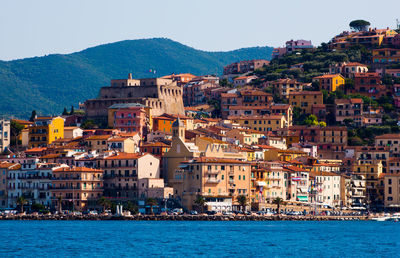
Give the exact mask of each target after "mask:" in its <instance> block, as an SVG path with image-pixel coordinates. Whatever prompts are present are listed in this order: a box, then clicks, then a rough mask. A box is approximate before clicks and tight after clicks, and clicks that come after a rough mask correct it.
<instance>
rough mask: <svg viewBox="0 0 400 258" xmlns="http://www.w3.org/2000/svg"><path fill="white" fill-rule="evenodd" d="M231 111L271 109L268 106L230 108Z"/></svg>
mask: <svg viewBox="0 0 400 258" xmlns="http://www.w3.org/2000/svg"><path fill="white" fill-rule="evenodd" d="M229 109H230V110H257V109H269V107H268V106H229Z"/></svg>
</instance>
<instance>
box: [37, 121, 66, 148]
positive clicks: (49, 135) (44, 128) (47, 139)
mask: <svg viewBox="0 0 400 258" xmlns="http://www.w3.org/2000/svg"><path fill="white" fill-rule="evenodd" d="M62 138H64V119H63V118H62V117H59V116H58V117H37V118H35V120H34V125H33V126H30V127H29V148H32V147H43V146H47V145H48V144H50V143H52V142H54V141H55V140H57V139H62Z"/></svg>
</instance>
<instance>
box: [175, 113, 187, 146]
mask: <svg viewBox="0 0 400 258" xmlns="http://www.w3.org/2000/svg"><path fill="white" fill-rule="evenodd" d="M172 137H178V138H180V139H181V140H182V141H185V124H184V123H183V122H182V121H181V119H180V118H179V116H178V119H176V120H175V121H174V122H173V123H172Z"/></svg>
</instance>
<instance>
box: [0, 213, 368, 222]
mask: <svg viewBox="0 0 400 258" xmlns="http://www.w3.org/2000/svg"><path fill="white" fill-rule="evenodd" d="M369 219H370V217H369V216H362V215H340V216H327V215H324V216H310V215H305V216H302V215H296V216H289V215H270V216H269V215H268V216H267V215H131V216H110V215H32V214H29V215H18V214H17V215H7V216H5V215H4V216H1V217H0V220H127V221H128V220H136V221H140V220H143V221H279V220H285V221H290V220H293V221H329V220H369Z"/></svg>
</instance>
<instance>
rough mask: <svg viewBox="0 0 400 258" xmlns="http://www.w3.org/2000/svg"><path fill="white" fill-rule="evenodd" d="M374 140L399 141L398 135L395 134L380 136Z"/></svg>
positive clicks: (399, 136) (399, 135)
mask: <svg viewBox="0 0 400 258" xmlns="http://www.w3.org/2000/svg"><path fill="white" fill-rule="evenodd" d="M375 139H400V134H396V133H389V134H382V135H378V136H376V137H375Z"/></svg>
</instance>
